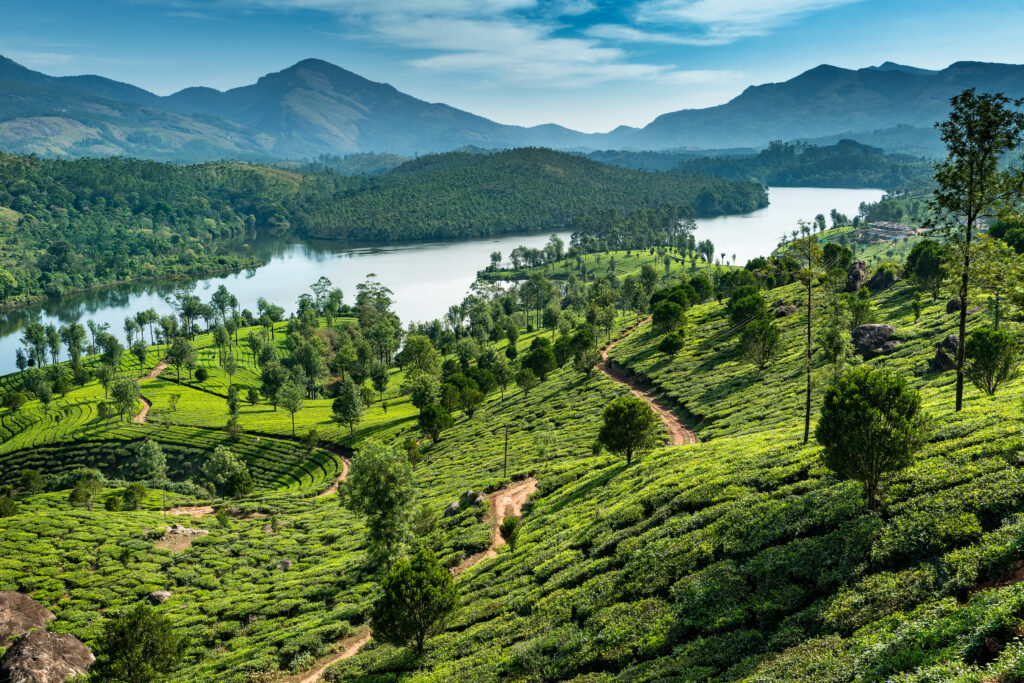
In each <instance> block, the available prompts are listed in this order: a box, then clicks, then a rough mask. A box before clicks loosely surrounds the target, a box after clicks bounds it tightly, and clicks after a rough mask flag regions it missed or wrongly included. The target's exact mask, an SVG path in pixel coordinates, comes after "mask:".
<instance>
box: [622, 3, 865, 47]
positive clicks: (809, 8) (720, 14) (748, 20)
mask: <svg viewBox="0 0 1024 683" xmlns="http://www.w3.org/2000/svg"><path fill="white" fill-rule="evenodd" d="M861 1H862V0H641V2H639V3H638V4H637V5H636V7H634V8H633V16H634V18H635V20H636V21H637V22H638V23H640V24H655V25H658V26H661V27H665V26H671V27H674V28H675V29H676V30H679V31H680V34H679V35H678V36H677V40H676V41H675V42H680V43H686V44H694V45H721V44H726V43H731V42H734V41H736V40H738V39H740V38H745V37H749V36H762V35H766V34H768V33H770V32H771V31H772V30H774V29H776V28H778V27H780V26H784V25H786V24H788V23H791V22H793V21H796V20H798V19H800V18H802V17H805V16H807V15H808V14H812V13H814V12H819V11H822V10H827V9H831V8H833V7H838V6H840V5H848V4H851V3H854V2H861ZM661 35H664V34H663V33H662V34H661Z"/></svg>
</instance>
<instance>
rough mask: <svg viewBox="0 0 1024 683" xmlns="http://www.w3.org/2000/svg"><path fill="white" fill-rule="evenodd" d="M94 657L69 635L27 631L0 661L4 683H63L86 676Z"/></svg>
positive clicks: (0, 679) (1, 678)
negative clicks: (74, 677)
mask: <svg viewBox="0 0 1024 683" xmlns="http://www.w3.org/2000/svg"><path fill="white" fill-rule="evenodd" d="M94 661H96V657H94V656H93V654H92V652H91V651H90V650H89V648H88V647H86V646H85V643H83V642H82V641H80V640H79V639H78V638H75V637H74V636H73V635H71V634H69V633H50V632H49V631H29V632H28V633H26V634H25V635H23V636H22V637H21V638H19V639H18V641H17V642H16V643H14V645H11V647H10V648H8V649H7V652H6V653H4V657H3V659H0V681H4V683H63V682H64V681H66V680H67V679H69V678H71V677H72V676H81V675H83V674H85V673H86V672H87V671H88V670H89V667H90V666H92V663H93V662H94Z"/></svg>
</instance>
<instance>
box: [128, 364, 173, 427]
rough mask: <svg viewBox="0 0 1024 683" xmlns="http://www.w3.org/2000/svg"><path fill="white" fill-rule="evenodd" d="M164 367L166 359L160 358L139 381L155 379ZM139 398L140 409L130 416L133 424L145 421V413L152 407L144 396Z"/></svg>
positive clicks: (165, 366)
mask: <svg viewBox="0 0 1024 683" xmlns="http://www.w3.org/2000/svg"><path fill="white" fill-rule="evenodd" d="M166 368H167V361H165V360H162V361H160V362H159V363H157V364H156V365H154V366H153V369H152V370H150V371H149V372H147V373H146V374H145V375H143V376H142V377H140V378H139V381H143V380H147V379H156V378H157V377H159V376H160V373H161V372H163V371H164V370H165V369H166ZM139 400H140V401H142V410H140V411H139V414H138V415H136V416H135V417H133V418H132V422H134V423H135V424H143V423H144V422H145V421H146V415H148V414H149V410H150V408H152V407H153V404H152V403H150V402H149V401H148V400H146V397H145V396H139Z"/></svg>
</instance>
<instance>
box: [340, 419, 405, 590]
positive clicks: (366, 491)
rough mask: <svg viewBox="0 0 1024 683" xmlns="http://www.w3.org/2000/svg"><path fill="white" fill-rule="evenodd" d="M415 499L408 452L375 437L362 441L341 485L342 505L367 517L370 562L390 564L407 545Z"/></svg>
mask: <svg viewBox="0 0 1024 683" xmlns="http://www.w3.org/2000/svg"><path fill="white" fill-rule="evenodd" d="M412 498H413V489H412V467H411V466H410V465H409V461H408V459H407V458H406V456H405V453H403V452H401V451H399V450H398V449H397V448H394V447H392V446H385V445H384V444H381V443H380V442H377V441H374V440H372V439H371V440H367V441H365V442H363V445H362V447H361V448H360V449H359V454H358V456H357V457H356V458H354V459H353V461H352V466H351V468H350V470H349V475H348V479H346V480H345V484H344V486H343V487H342V497H341V502H342V504H343V505H344V506H345V507H347V508H348V509H349V510H352V511H353V512H355V513H357V514H361V515H363V516H364V517H366V527H367V542H368V544H369V550H368V552H369V561H370V564H371V565H372V566H373V567H374V568H375V569H377V570H378V571H383V570H384V568H386V567H388V566H390V564H391V563H392V562H394V561H395V559H396V558H398V557H399V556H400V555H401V553H402V551H403V548H404V546H405V542H406V537H407V535H408V528H409V515H410V513H411V510H410V504H411V502H412Z"/></svg>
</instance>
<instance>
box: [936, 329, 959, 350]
mask: <svg viewBox="0 0 1024 683" xmlns="http://www.w3.org/2000/svg"><path fill="white" fill-rule="evenodd" d="M939 348H940V349H944V350H945V351H948V352H949V353H956V351H957V349H958V348H960V337H959V336H957V335H955V334H947V335H946V338H945V339H943V340H942V341H941V342H939Z"/></svg>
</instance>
